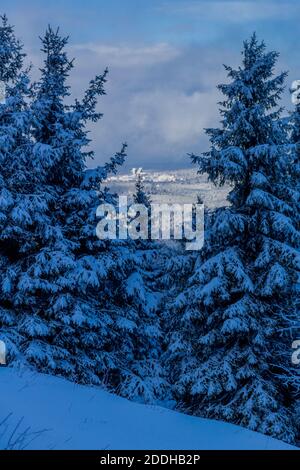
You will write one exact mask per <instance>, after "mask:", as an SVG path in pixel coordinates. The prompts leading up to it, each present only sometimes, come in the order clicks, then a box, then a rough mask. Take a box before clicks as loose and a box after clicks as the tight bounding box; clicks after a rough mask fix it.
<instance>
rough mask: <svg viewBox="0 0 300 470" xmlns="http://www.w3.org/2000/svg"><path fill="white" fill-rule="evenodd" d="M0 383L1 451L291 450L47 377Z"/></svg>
mask: <svg viewBox="0 0 300 470" xmlns="http://www.w3.org/2000/svg"><path fill="white" fill-rule="evenodd" d="M0 380H1V391H2V397H1V405H0V448H2V449H8V450H9V449H16V450H18V449H19V450H22V449H27V450H30V449H56V450H59V449H61V450H62V449H65V450H72V449H73V450H76V449H95V450H106V451H109V450H114V449H118V450H135V449H136V450H139V449H141V450H143V449H146V450H147V449H151V450H160V449H163V450H164V449H165V450H169V449H177V450H179V449H186V450H197V449H207V450H212V449H240V450H242V449H244V450H245V449H252V450H292V449H293V447H292V446H289V445H287V444H284V443H283V442H280V441H277V440H276V439H272V438H270V437H267V436H263V435H262V434H258V433H255V432H251V431H248V430H247V429H242V428H240V427H238V426H232V425H230V424H225V423H220V422H217V421H213V420H206V419H201V418H195V417H192V416H187V415H184V414H182V413H178V412H175V411H171V410H168V409H166V408H161V407H159V406H150V405H141V404H137V403H132V402H130V401H128V400H125V399H124V398H120V397H117V396H116V395H112V394H109V393H107V392H105V391H103V390H101V389H99V388H97V387H86V386H85V387H84V386H81V385H76V384H72V383H71V382H67V381H66V380H63V379H59V378H55V377H49V376H46V375H43V374H36V373H28V372H25V371H16V370H15V371H14V370H10V369H0Z"/></svg>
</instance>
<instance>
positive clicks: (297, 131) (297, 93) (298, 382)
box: [288, 82, 300, 435]
mask: <svg viewBox="0 0 300 470" xmlns="http://www.w3.org/2000/svg"><path fill="white" fill-rule="evenodd" d="M292 92H293V95H294V98H296V105H295V109H294V111H293V112H292V113H291V115H290V120H289V124H290V126H291V131H290V132H291V142H292V144H294V147H293V149H292V151H293V157H294V161H293V167H292V171H291V175H290V177H291V180H292V182H293V189H294V217H295V219H296V226H297V228H298V230H300V101H299V99H300V85H299V82H298V83H297V88H296V89H293V90H292ZM298 250H299V251H300V244H299V245H298ZM297 292H298V303H297V306H296V308H297V311H298V314H297V319H296V322H295V323H294V324H293V325H292V326H293V328H294V329H293V331H294V334H293V339H294V340H299V339H300V320H299V318H300V300H299V299H300V276H299V279H298V283H297ZM288 383H289V384H290V385H291V386H292V387H293V389H294V395H295V402H296V403H295V414H296V420H297V426H298V432H299V435H300V405H299V396H300V373H299V366H298V365H294V368H293V369H292V371H291V374H290V377H289V380H288Z"/></svg>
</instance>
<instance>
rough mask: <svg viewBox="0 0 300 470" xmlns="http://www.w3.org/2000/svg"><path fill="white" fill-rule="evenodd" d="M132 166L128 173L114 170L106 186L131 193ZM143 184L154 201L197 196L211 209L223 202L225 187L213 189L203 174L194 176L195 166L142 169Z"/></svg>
mask: <svg viewBox="0 0 300 470" xmlns="http://www.w3.org/2000/svg"><path fill="white" fill-rule="evenodd" d="M135 174H136V168H133V169H132V172H131V173H126V174H125V173H124V174H122V173H120V174H119V173H118V174H117V175H116V176H111V177H110V178H108V179H107V181H106V184H107V185H108V187H109V188H110V189H111V190H112V191H115V192H116V193H117V194H119V195H128V196H130V195H132V194H133V193H134V192H135V181H136V176H135ZM142 174H143V180H144V186H145V189H146V191H147V192H148V193H149V194H150V195H151V199H152V201H153V202H154V203H168V204H170V203H180V204H184V203H185V204H191V203H194V202H197V197H198V196H201V198H202V200H203V201H204V204H205V206H206V207H209V208H215V207H221V206H224V205H226V204H228V203H227V202H226V196H227V194H228V189H229V188H228V187H226V186H225V187H224V188H216V187H215V186H214V185H213V184H212V183H210V182H208V180H207V177H206V176H205V175H204V176H203V175H198V174H197V171H196V169H194V168H193V169H183V170H165V171H154V170H153V171H152V170H145V171H143V172H142Z"/></svg>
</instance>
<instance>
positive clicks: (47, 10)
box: [1, 0, 300, 169]
mask: <svg viewBox="0 0 300 470" xmlns="http://www.w3.org/2000/svg"><path fill="white" fill-rule="evenodd" d="M1 10H2V13H4V12H5V13H6V14H7V15H8V17H9V20H10V22H11V23H13V24H14V25H15V27H16V32H17V35H18V36H19V37H20V38H21V39H22V41H23V42H24V44H25V48H26V51H27V53H28V57H29V58H30V61H31V62H32V63H33V64H34V66H35V72H34V77H35V78H36V77H37V76H38V67H39V65H40V63H41V55H40V51H39V49H40V44H39V40H38V37H39V36H41V35H42V34H43V32H44V31H45V28H46V27H47V24H48V23H50V24H51V25H53V26H55V27H56V26H60V29H61V32H62V33H63V34H64V35H69V36H70V43H69V53H70V56H71V57H75V59H76V61H75V68H74V69H73V74H72V77H71V78H70V84H71V85H72V87H73V93H74V96H76V97H80V96H81V93H82V92H83V90H84V89H85V87H86V85H87V83H88V81H89V80H90V79H91V78H92V77H93V76H94V75H95V74H97V73H100V72H102V71H103V69H104V68H105V67H106V66H108V68H109V70H110V74H109V82H108V84H107V96H106V97H104V98H103V99H102V100H101V102H100V104H99V109H100V110H101V111H102V112H104V118H103V120H102V121H101V122H100V123H98V124H97V126H95V127H93V128H92V129H91V132H92V137H93V147H94V149H95V150H96V163H100V164H101V163H103V162H104V161H106V159H107V157H108V156H110V155H111V154H113V153H114V152H115V151H117V150H118V149H119V148H120V145H121V143H122V142H123V141H127V142H128V144H129V148H128V158H127V163H126V168H131V167H133V166H137V165H138V166H143V167H144V168H148V169H149V168H150V169H174V168H184V167H188V166H189V160H188V157H187V156H186V154H187V153H188V152H196V153H197V152H201V151H203V150H205V149H206V148H207V144H208V143H207V139H206V137H205V135H204V133H203V128H204V127H208V126H215V125H218V119H219V117H218V106H217V101H218V100H219V98H220V96H219V95H218V92H217V91H216V85H217V84H218V83H220V82H223V81H225V80H226V76H225V73H224V70H223V67H222V64H223V63H225V64H230V65H237V64H238V63H239V59H240V55H239V54H240V50H241V47H242V41H243V40H244V39H246V38H248V37H249V36H250V35H251V33H252V32H253V31H257V33H258V36H259V37H260V38H263V39H264V40H265V42H266V43H267V46H268V47H269V48H270V49H275V50H278V51H279V52H280V59H279V63H278V70H289V79H288V82H287V90H286V93H285V96H284V105H285V106H286V107H287V108H289V107H290V106H291V105H290V97H289V92H288V87H289V86H290V84H291V82H292V81H293V80H295V79H298V78H299V79H300V48H299V39H300V34H299V20H300V2H299V0H85V1H83V0H48V1H46V0H39V1H38V0H26V1H24V0H1Z"/></svg>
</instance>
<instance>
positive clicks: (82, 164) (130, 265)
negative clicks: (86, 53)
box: [6, 28, 160, 402]
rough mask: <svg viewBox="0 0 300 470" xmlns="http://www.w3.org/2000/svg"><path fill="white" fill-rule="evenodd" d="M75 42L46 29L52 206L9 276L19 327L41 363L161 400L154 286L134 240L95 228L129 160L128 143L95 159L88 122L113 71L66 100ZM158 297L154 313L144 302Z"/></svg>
mask: <svg viewBox="0 0 300 470" xmlns="http://www.w3.org/2000/svg"><path fill="white" fill-rule="evenodd" d="M66 43H67V39H64V38H61V37H60V35H59V32H58V31H53V30H52V29H51V28H49V29H48V30H47V32H46V35H45V37H44V38H43V52H44V53H45V56H46V58H45V62H44V67H43V69H42V75H41V79H40V80H39V82H38V83H37V84H36V85H35V87H34V91H35V95H34V102H33V105H32V111H33V117H34V124H33V136H34V140H35V143H34V147H33V152H32V154H33V158H34V161H35V165H36V168H37V173H38V174H39V175H40V187H41V190H42V192H43V194H44V201H45V204H46V207H47V213H46V214H45V217H44V218H43V220H42V221H41V224H42V225H43V227H44V238H43V239H42V240H40V241H39V244H38V246H37V247H36V250H35V251H34V252H30V253H29V256H28V257H26V258H25V259H23V260H22V262H21V263H19V265H20V269H19V276H18V278H17V279H16V280H10V281H11V283H13V289H14V295H13V296H12V297H13V298H14V299H17V301H16V305H15V308H16V309H18V310H19V311H20V314H19V323H18V332H19V333H20V334H21V335H22V337H23V338H25V340H24V341H23V342H22V352H23V355H24V359H25V361H27V362H28V363H29V364H32V365H34V366H35V367H37V369H38V370H41V371H44V372H48V373H53V374H59V375H63V376H65V377H68V378H70V379H72V380H75V381H79V382H83V383H94V384H99V383H103V382H105V383H106V384H107V385H108V386H109V387H113V388H114V389H118V390H119V392H120V393H122V394H124V395H125V394H126V395H127V396H130V397H131V398H136V399H137V398H139V399H140V400H143V401H148V402H150V401H152V402H153V401H154V399H155V398H157V396H158V395H159V393H160V392H159V388H160V384H159V383H158V382H159V378H156V372H155V371H154V373H152V376H153V377H155V381H154V380H152V378H151V380H152V382H151V383H150V378H148V376H149V375H150V371H149V370H148V369H147V370H146V359H147V365H148V364H151V365H152V362H151V360H149V355H150V358H151V357H152V356H151V355H152V354H153V357H154V356H155V357H156V358H157V357H158V356H159V352H158V351H157V349H155V348H157V344H158V343H159V332H157V331H158V329H159V328H158V327H157V325H156V320H157V317H156V316H155V312H154V308H153V303H154V300H153V299H154V298H155V294H153V295H152V292H151V289H149V290H147V289H146V287H145V286H144V283H143V280H142V279H141V276H138V274H137V270H139V267H137V266H136V264H137V262H138V260H137V259H136V258H135V249H134V246H133V245H132V244H129V243H128V242H127V241H125V242H123V243H122V242H110V241H108V240H99V239H97V237H96V225H97V222H98V220H97V218H96V209H97V207H98V206H99V205H100V204H101V203H102V202H106V203H107V202H108V203H112V204H114V203H115V197H114V196H113V195H112V194H111V193H110V192H109V191H108V189H107V188H106V187H105V184H104V180H105V179H106V177H107V175H108V174H109V173H111V172H116V169H117V167H118V166H119V165H120V164H122V163H123V160H124V157H125V146H124V147H123V148H122V150H121V152H119V153H117V154H116V156H115V157H113V158H112V159H111V161H110V162H109V163H108V164H106V165H105V166H104V167H101V168H96V169H94V170H89V169H87V168H86V161H87V159H88V158H90V157H93V153H92V152H87V151H86V148H87V146H88V144H89V139H88V134H87V129H86V124H87V123H88V122H89V121H91V120H92V121H93V122H96V121H97V120H98V119H99V118H100V117H101V114H99V113H97V112H96V104H97V97H98V96H99V95H100V96H101V95H103V94H104V83H105V81H106V75H107V72H105V73H104V74H103V75H102V76H98V77H96V78H95V79H94V80H93V81H91V83H90V86H89V88H88V90H87V91H86V93H85V95H84V98H83V100H82V101H76V102H75V104H74V105H73V106H72V105H69V106H67V105H66V104H65V100H66V98H67V97H68V96H69V93H70V90H69V88H68V86H67V84H66V80H67V78H68V75H69V72H70V70H71V69H72V66H73V63H72V62H71V61H69V60H68V58H67V55H66V53H65V50H64V49H65V45H66ZM34 236H35V234H34ZM139 262H140V263H141V261H140V260H139ZM6 277H7V278H9V273H8V274H7V276H6ZM142 294H145V298H144V297H143V296H142ZM138 296H140V298H138ZM146 297H147V298H146ZM149 299H151V300H152V302H151V305H150V303H149V307H148V312H147V319H146V318H145V317H143V316H142V313H141V312H142V307H141V305H142V304H143V303H147V302H148V301H149ZM146 354H147V357H146ZM145 358H146V359H145ZM152 367H153V368H154V369H155V364H154V363H153V365H152ZM123 383H124V386H123V385H122V384H123ZM125 383H126V384H127V386H125Z"/></svg>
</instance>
